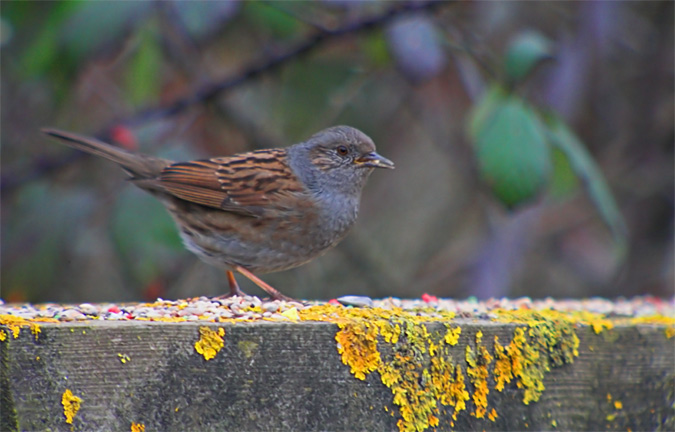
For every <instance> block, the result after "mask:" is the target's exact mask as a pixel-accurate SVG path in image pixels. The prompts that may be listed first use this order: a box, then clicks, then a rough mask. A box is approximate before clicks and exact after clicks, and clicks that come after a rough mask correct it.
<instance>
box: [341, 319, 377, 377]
mask: <svg viewBox="0 0 675 432" xmlns="http://www.w3.org/2000/svg"><path fill="white" fill-rule="evenodd" d="M340 328H341V330H340V331H338V332H337V334H336V335H335V340H336V341H337V343H338V345H337V350H338V353H339V354H340V355H341V356H342V363H344V364H346V365H348V366H349V367H350V369H351V373H352V374H354V376H355V377H356V378H358V379H360V380H365V379H366V375H368V374H369V373H371V372H372V371H374V370H376V369H377V368H378V367H379V366H380V363H381V359H380V352H379V351H378V350H377V335H378V328H377V326H375V325H372V324H371V323H368V322H366V321H363V322H358V323H349V324H342V325H340Z"/></svg>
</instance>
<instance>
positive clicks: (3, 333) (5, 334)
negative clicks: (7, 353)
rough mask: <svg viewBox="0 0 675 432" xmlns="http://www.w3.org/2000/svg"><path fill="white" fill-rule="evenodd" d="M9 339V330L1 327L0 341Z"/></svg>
mask: <svg viewBox="0 0 675 432" xmlns="http://www.w3.org/2000/svg"><path fill="white" fill-rule="evenodd" d="M6 340H7V332H6V331H4V330H2V329H0V342H4V341H6Z"/></svg>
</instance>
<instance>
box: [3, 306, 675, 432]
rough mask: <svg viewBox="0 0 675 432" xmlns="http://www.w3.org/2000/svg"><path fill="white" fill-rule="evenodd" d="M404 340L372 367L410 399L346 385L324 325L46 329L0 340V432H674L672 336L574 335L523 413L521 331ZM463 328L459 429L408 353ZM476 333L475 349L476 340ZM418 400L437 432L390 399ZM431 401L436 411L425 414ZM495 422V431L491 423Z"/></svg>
mask: <svg viewBox="0 0 675 432" xmlns="http://www.w3.org/2000/svg"><path fill="white" fill-rule="evenodd" d="M422 326H423V327H424V329H425V331H426V332H427V333H428V335H429V336H428V337H427V338H426V341H422V342H421V345H419V344H418V345H416V344H415V343H411V339H414V338H415V337H416V336H415V334H420V333H419V331H420V330H421V329H422ZM204 327H208V328H209V329H212V330H214V331H215V332H217V331H218V329H219V328H222V329H224V336H223V337H222V339H223V342H224V345H223V348H222V349H221V350H220V351H218V352H217V353H216V354H215V357H214V358H212V359H210V360H206V359H205V358H204V356H202V355H200V354H199V353H198V352H197V350H196V349H195V343H196V342H197V341H198V340H200V336H201V333H200V328H204ZM403 327H404V328H403V331H402V333H401V336H400V339H401V340H400V341H399V342H397V343H396V344H394V343H387V342H386V341H385V340H384V336H383V333H382V331H381V332H380V335H379V337H378V338H379V339H378V348H377V349H378V352H379V353H380V355H381V362H380V364H381V365H389V366H391V367H392V368H393V369H397V368H398V370H399V371H403V370H404V369H410V370H411V371H413V372H414V371H418V372H420V374H419V379H418V380H417V383H416V384H415V383H407V384H405V386H408V387H405V386H401V385H399V386H398V387H397V385H390V386H389V387H390V388H388V387H387V386H385V384H383V376H382V370H383V369H379V370H375V371H372V372H371V373H368V374H366V376H365V379H364V380H360V379H357V378H356V377H355V376H354V375H353V374H352V373H351V371H350V367H349V366H348V365H345V364H344V363H343V356H341V355H340V354H339V353H338V350H337V348H336V345H337V343H336V333H337V332H338V331H343V330H344V329H345V328H346V329H347V330H349V327H348V326H347V327H344V326H343V330H340V329H339V327H338V325H336V324H333V323H328V322H310V321H304V322H289V323H283V322H266V321H257V322H244V323H229V322H228V323H204V322H196V323H191V322H183V323H169V322H147V321H127V322H124V321H102V320H101V321H85V322H71V323H44V324H41V325H40V330H41V331H40V332H39V333H38V334H37V337H36V335H35V334H33V333H32V332H31V329H30V328H29V327H24V328H22V329H21V330H20V334H19V336H18V337H17V338H13V336H12V334H11V329H10V328H9V327H7V326H5V327H4V328H5V332H6V335H7V336H6V338H5V340H4V341H3V342H2V343H0V384H2V396H1V399H0V400H1V401H2V419H1V421H2V423H1V424H0V426H2V430H3V431H4V430H46V429H51V430H64V431H66V430H75V431H80V430H81V431H85V430H86V431H91V430H119V431H122V430H132V425H135V426H139V425H143V426H145V430H146V431H154V430H158V431H173V430H175V431H184V430H251V431H252V430H369V431H373V430H397V429H399V428H403V429H405V428H408V427H410V428H414V427H417V428H418V429H420V430H423V429H424V428H428V429H429V430H432V429H437V430H623V431H625V430H635V431H637V430H673V429H675V421H674V419H675V413H674V408H673V407H674V400H675V396H674V394H675V391H674V388H675V366H674V364H673V348H674V345H673V342H674V341H675V339H673V338H668V336H669V335H670V333H669V332H671V331H672V330H669V328H672V327H669V326H668V325H658V324H636V325H620V326H616V327H614V328H612V329H605V330H604V331H602V332H601V333H600V334H596V333H595V332H594V331H593V329H592V328H591V327H589V326H580V327H576V328H574V334H575V335H576V336H577V337H578V338H579V345H578V356H576V357H574V358H573V362H572V363H562V364H561V365H560V366H558V367H553V366H552V365H553V363H550V365H551V368H550V369H551V370H550V371H546V372H545V375H544V378H543V385H544V386H545V389H544V390H543V391H542V392H541V394H540V396H539V398H538V400H536V401H530V402H529V403H528V404H525V403H524V402H523V399H524V394H525V391H524V390H525V389H524V388H518V383H517V381H518V380H517V379H514V380H513V381H511V382H510V383H506V384H505V386H504V389H503V391H501V392H500V391H497V390H496V389H495V385H496V381H495V377H496V375H495V365H496V364H497V363H496V361H495V360H494V357H498V356H497V354H496V353H495V346H494V337H495V336H498V338H499V342H500V344H501V345H502V346H508V345H509V343H510V342H511V341H512V340H513V339H514V335H515V334H516V333H515V332H516V329H517V328H521V329H523V331H524V333H525V336H526V338H527V339H528V344H530V346H535V347H536V344H535V339H536V337H533V336H531V335H529V334H528V331H529V328H528V326H527V325H523V324H514V323H508V322H493V321H492V320H486V319H454V320H451V321H448V322H429V323H423V322H420V323H414V324H410V326H409V327H405V325H404V326H403ZM458 327H460V328H461V335H460V336H459V339H458V343H457V344H456V345H454V346H453V345H450V344H445V345H444V347H443V349H442V351H443V352H442V353H441V354H435V355H436V357H437V358H443V359H444V361H447V362H449V363H451V364H452V365H453V366H454V367H455V372H456V369H457V366H459V367H461V374H462V376H463V378H464V382H465V388H466V392H467V394H468V396H469V400H468V401H466V409H464V410H460V411H459V412H458V413H457V416H456V417H457V418H456V419H453V418H452V414H453V413H454V412H455V409H456V406H453V405H448V406H443V405H442V404H441V403H440V399H438V398H439V393H431V394H430V393H429V389H430V388H431V387H430V386H431V384H429V385H427V384H425V383H424V381H425V380H428V379H429V376H434V374H435V373H436V375H437V376H439V377H440V376H441V374H438V373H437V372H438V370H436V372H434V370H433V369H432V366H431V362H430V358H431V356H430V355H429V352H426V353H415V350H416V349H417V348H419V347H420V346H426V347H427V348H426V349H427V351H428V347H429V345H428V343H429V341H431V342H432V343H433V342H434V341H435V342H437V343H438V342H439V341H440V340H441V339H440V338H442V337H443V336H444V335H445V334H446V333H447V331H448V329H453V328H458ZM352 330H355V329H354V328H352ZM344 331H346V330H344ZM416 332H418V333H416ZM479 333H480V334H482V337H480V338H478V340H477V337H476V336H477V334H479ZM535 336H536V334H535ZM570 340H571V339H568V340H567V342H569V341H570ZM567 342H561V343H560V345H561V346H558V347H555V346H554V347H552V348H551V352H550V353H545V352H543V351H545V350H543V349H538V352H540V355H541V356H542V358H543V357H544V356H548V357H549V360H547V361H551V360H550V359H554V358H556V355H558V354H560V353H561V352H562V351H556V350H562V349H563V348H564V347H562V345H564V344H565V343H567ZM441 344H444V343H441ZM467 346H468V347H469V348H470V351H469V354H467ZM480 347H484V348H485V350H486V352H487V353H489V356H491V357H493V360H492V361H491V362H488V363H486V364H481V362H483V363H485V360H486V358H485V357H483V358H480V355H479V354H477V353H480V352H481V348H480ZM569 347H570V346H568V347H567V348H569ZM539 348H541V346H540V347H539ZM406 350H407V352H408V353H409V354H410V357H409V359H408V360H406V361H398V363H397V362H396V361H395V360H394V354H396V353H398V354H399V359H400V358H403V357H404V356H403V355H402V353H404V352H406ZM422 351H423V349H422ZM432 351H433V350H432ZM418 354H419V355H418ZM439 356H440V357H439ZM471 356H474V357H475V358H477V359H478V362H477V365H476V367H475V368H474V369H475V370H474V372H475V371H480V370H481V366H485V371H486V372H487V374H488V375H487V381H486V383H487V389H488V391H489V394H488V395H487V398H486V401H487V407H486V413H487V414H486V415H484V417H483V418H477V415H476V414H477V406H478V405H477V404H476V402H475V401H474V397H475V395H476V394H477V389H478V388H479V387H480V383H481V381H480V379H476V380H475V383H472V379H471V376H470V374H469V369H470V368H471V362H470V361H469V359H470V358H471ZM513 357H514V358H515V356H513ZM523 358H524V357H523V356H521V358H520V361H522V360H523ZM393 369H392V370H393ZM425 369H426V370H427V375H425V373H424V372H423V371H424V370H425ZM402 376H403V378H402V379H401V382H404V381H405V374H402ZM412 376H415V375H412ZM455 376H456V375H455ZM410 385H412V387H410ZM415 386H417V387H415ZM425 386H426V387H425ZM412 388H416V389H418V390H420V389H421V390H420V392H421V393H420V394H419V395H418V396H419V397H418V398H417V402H418V403H417V405H416V406H413V405H415V404H414V403H411V404H408V407H409V408H410V409H411V410H413V414H412V417H415V418H417V419H419V418H421V417H424V410H429V409H431V410H432V411H434V409H432V408H430V407H431V406H432V405H433V404H434V403H435V406H436V407H437V410H436V411H435V413H436V415H434V417H437V418H438V421H439V423H438V425H437V426H436V427H431V426H430V425H426V426H423V425H421V423H420V422H419V420H414V419H413V420H410V419H409V420H406V419H405V418H404V414H403V412H402V411H404V410H405V408H403V407H402V405H401V404H396V403H394V402H395V400H394V393H395V392H396V391H399V392H400V391H401V390H402V389H403V390H405V389H407V391H408V392H411V389H412ZM425 389H426V390H425ZM66 390H70V391H71V392H72V393H73V395H74V396H76V397H79V398H81V405H80V409H79V410H78V411H77V412H76V413H75V414H74V417H73V423H72V425H70V424H67V423H66V416H65V415H64V406H63V403H62V398H63V395H64V393H65V392H66ZM430 395H432V396H433V397H434V398H436V400H434V401H429V400H428V399H429V396H430ZM409 396H410V394H408V397H409ZM425 397H426V399H425ZM414 399H415V398H409V400H414ZM479 399H480V398H479ZM403 405H405V404H403ZM492 409H494V412H493V411H492ZM489 413H493V414H496V415H497V417H496V418H493V419H492V420H491V419H489V418H488V417H490V415H489ZM420 416H421V417H420ZM479 416H480V414H479ZM408 417H410V415H409V416H408ZM425 418H427V419H428V418H432V417H425ZM432 423H433V420H432Z"/></svg>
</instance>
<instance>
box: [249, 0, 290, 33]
mask: <svg viewBox="0 0 675 432" xmlns="http://www.w3.org/2000/svg"><path fill="white" fill-rule="evenodd" d="M285 3H288V2H280V4H282V5H283V4H285ZM244 4H245V7H244V15H245V16H246V17H247V18H248V20H249V21H251V23H252V24H253V25H254V26H257V27H259V28H261V29H263V30H265V31H267V32H268V33H271V34H272V35H274V36H277V37H281V38H288V37H290V36H293V35H294V34H295V33H296V32H297V31H298V29H299V28H300V23H299V22H298V20H297V19H295V18H293V17H292V16H289V15H288V14H287V13H285V12H283V11H281V10H279V9H277V8H276V7H274V6H271V5H269V4H267V3H265V2H245V3H244Z"/></svg>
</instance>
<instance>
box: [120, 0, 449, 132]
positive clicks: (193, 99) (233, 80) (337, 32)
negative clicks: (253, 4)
mask: <svg viewBox="0 0 675 432" xmlns="http://www.w3.org/2000/svg"><path fill="white" fill-rule="evenodd" d="M444 3H448V2H447V1H442V0H429V1H423V2H409V3H408V2H406V3H401V4H397V5H396V6H394V7H392V8H391V9H388V10H387V11H385V12H384V13H382V14H381V15H377V16H374V17H369V18H365V19H363V20H360V21H355V22H352V23H348V24H346V25H344V26H343V27H338V28H336V29H332V30H331V29H325V30H321V31H317V32H316V33H315V34H314V35H312V36H310V37H309V38H308V39H306V40H304V41H302V42H300V43H299V44H298V45H297V46H295V47H294V48H291V49H289V50H288V51H286V52H283V53H281V54H277V55H274V56H272V57H270V58H268V59H265V60H264V61H262V62H261V63H258V64H253V65H251V66H249V67H248V68H246V69H244V70H243V71H242V72H241V73H240V74H238V75H235V76H233V77H229V78H225V79H223V80H221V81H215V82H211V83H208V84H205V85H204V86H202V87H201V88H199V89H197V90H196V91H195V92H194V93H192V94H190V95H188V96H186V97H184V98H182V99H179V100H177V101H175V102H173V103H171V104H169V105H166V106H159V107H151V108H148V109H145V110H143V111H141V112H139V113H138V114H136V115H135V116H133V117H131V118H129V119H127V120H123V121H117V122H114V123H113V125H119V124H125V125H127V126H137V125H140V124H144V123H147V122H150V121H153V120H157V119H161V118H165V117H170V116H173V115H175V114H178V113H180V112H181V111H183V110H185V109H186V108H188V107H190V106H192V105H195V104H199V103H205V102H209V101H211V100H213V99H215V98H216V97H218V96H220V95H221V94H222V93H224V92H225V91H227V90H230V89H232V88H235V87H238V86H240V85H241V84H243V83H244V82H246V81H248V80H250V79H253V78H256V77H258V76H259V75H261V74H263V73H266V72H272V71H274V70H276V69H278V68H279V67H280V66H282V65H284V64H286V63H288V62H289V61H291V60H295V59H297V58H298V57H300V56H302V55H305V54H307V53H309V52H310V51H312V50H314V49H315V48H317V47H318V46H320V45H322V44H323V43H325V42H328V41H330V40H335V39H338V38H340V37H343V36H346V35H350V34H354V33H359V32H362V31H366V30H370V29H373V28H375V27H379V26H382V25H384V24H386V23H387V22H389V21H391V20H392V19H393V18H395V17H397V16H400V15H404V14H407V13H412V12H415V11H420V10H429V9H433V8H434V7H438V6H440V5H442V4H444Z"/></svg>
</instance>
